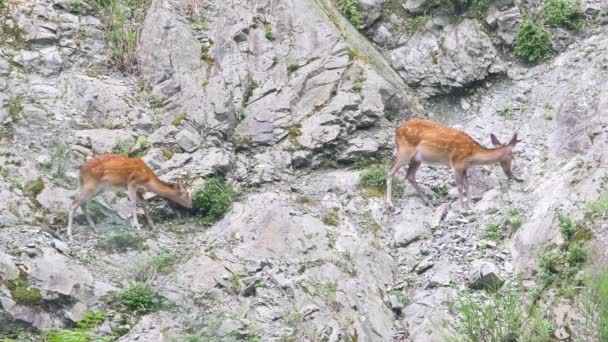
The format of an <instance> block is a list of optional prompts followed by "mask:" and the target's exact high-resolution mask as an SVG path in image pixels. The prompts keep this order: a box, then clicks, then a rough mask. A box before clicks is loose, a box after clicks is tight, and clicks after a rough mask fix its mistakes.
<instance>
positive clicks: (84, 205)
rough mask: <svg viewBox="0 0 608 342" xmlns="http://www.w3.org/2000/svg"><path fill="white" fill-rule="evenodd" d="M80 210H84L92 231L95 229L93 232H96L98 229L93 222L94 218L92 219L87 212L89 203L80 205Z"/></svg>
mask: <svg viewBox="0 0 608 342" xmlns="http://www.w3.org/2000/svg"><path fill="white" fill-rule="evenodd" d="M80 209H82V212H83V213H84V217H86V218H87V222H88V223H89V226H91V229H93V231H95V230H96V229H97V226H96V225H95V221H93V218H91V215H89V211H88V210H87V203H86V202H83V203H82V204H81V205H80Z"/></svg>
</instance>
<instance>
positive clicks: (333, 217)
mask: <svg viewBox="0 0 608 342" xmlns="http://www.w3.org/2000/svg"><path fill="white" fill-rule="evenodd" d="M322 221H323V223H325V224H326V225H328V226H334V227H336V226H337V225H338V224H340V216H339V215H338V210H337V209H335V208H332V209H330V210H329V211H328V212H327V214H325V216H323V219H322Z"/></svg>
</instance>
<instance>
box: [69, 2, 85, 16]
mask: <svg viewBox="0 0 608 342" xmlns="http://www.w3.org/2000/svg"><path fill="white" fill-rule="evenodd" d="M81 10H82V3H81V2H80V0H73V1H72V2H71V3H70V12H71V13H72V14H76V15H78V14H80V12H81Z"/></svg>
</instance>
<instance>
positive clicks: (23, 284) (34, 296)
mask: <svg viewBox="0 0 608 342" xmlns="http://www.w3.org/2000/svg"><path fill="white" fill-rule="evenodd" d="M6 287H8V289H9V291H10V293H11V297H12V298H13V300H14V301H15V303H17V304H20V305H27V306H37V305H40V303H41V301H42V296H41V295H40V291H39V290H38V289H35V288H30V287H29V284H28V282H27V276H26V275H25V274H23V273H20V274H19V276H18V277H17V278H15V279H13V280H7V281H6Z"/></svg>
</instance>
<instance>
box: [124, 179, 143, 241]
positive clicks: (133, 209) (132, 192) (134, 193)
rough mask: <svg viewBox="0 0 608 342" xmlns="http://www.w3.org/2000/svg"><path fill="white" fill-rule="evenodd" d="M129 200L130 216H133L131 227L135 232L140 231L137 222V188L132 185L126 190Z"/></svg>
mask: <svg viewBox="0 0 608 342" xmlns="http://www.w3.org/2000/svg"><path fill="white" fill-rule="evenodd" d="M127 193H128V194H129V199H130V200H131V215H132V216H133V221H132V222H133V223H132V224H133V227H134V228H135V229H137V230H140V229H141V226H140V225H139V222H138V221H137V197H138V196H137V187H136V186H134V185H132V186H129V187H128V188H127Z"/></svg>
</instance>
